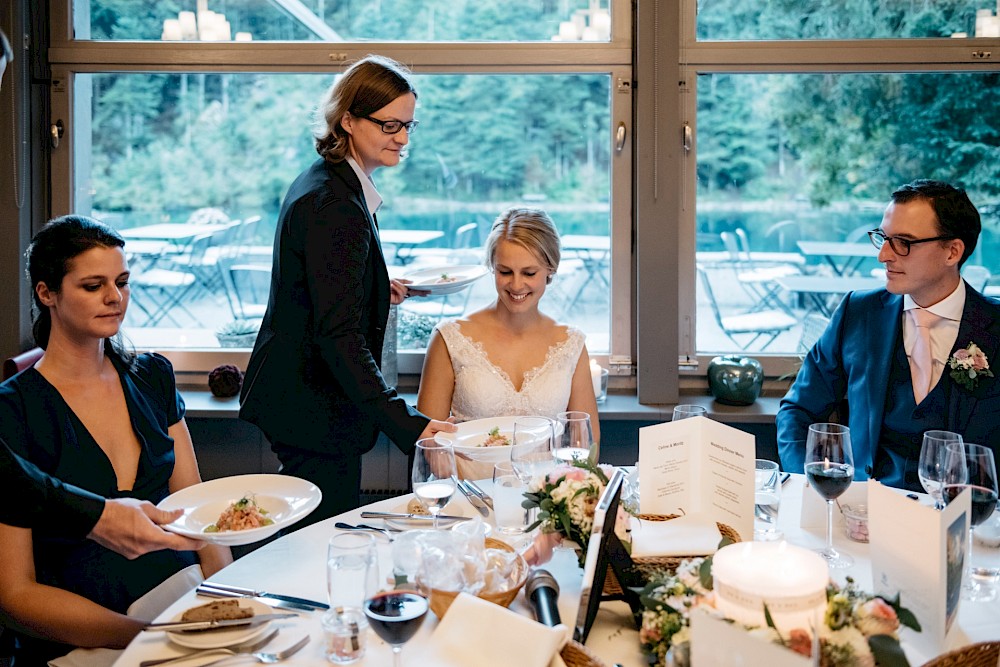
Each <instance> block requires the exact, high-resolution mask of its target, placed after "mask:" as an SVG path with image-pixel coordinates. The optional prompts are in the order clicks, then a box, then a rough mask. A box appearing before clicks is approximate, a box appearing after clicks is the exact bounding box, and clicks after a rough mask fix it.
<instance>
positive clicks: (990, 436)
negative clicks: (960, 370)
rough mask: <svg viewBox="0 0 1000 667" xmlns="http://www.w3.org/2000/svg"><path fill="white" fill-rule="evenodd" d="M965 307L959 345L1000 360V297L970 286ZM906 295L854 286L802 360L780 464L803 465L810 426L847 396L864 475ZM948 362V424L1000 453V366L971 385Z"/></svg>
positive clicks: (785, 405) (783, 413) (783, 422)
mask: <svg viewBox="0 0 1000 667" xmlns="http://www.w3.org/2000/svg"><path fill="white" fill-rule="evenodd" d="M965 294H966V297H965V310H964V312H963V314H962V322H961V324H960V325H959V329H958V338H956V340H955V347H954V349H953V350H952V353H954V352H955V351H956V350H959V349H962V348H965V347H967V346H968V345H969V343H970V342H971V343H975V344H976V345H978V346H979V348H980V349H981V350H982V351H983V352H984V353H985V354H986V358H987V360H988V361H989V363H990V365H991V366H993V365H994V364H996V363H1000V362H998V361H997V360H998V359H1000V356H998V355H1000V304H998V303H997V302H996V301H994V300H992V299H989V298H987V297H984V296H983V295H981V294H979V292H977V291H975V290H974V289H972V288H971V287H969V285H968V284H966V286H965ZM902 313H903V297H902V296H900V295H895V294H890V293H889V292H887V291H886V290H884V289H879V290H874V291H870V292H852V293H849V294H848V295H847V296H846V297H845V298H844V300H843V302H841V304H840V307H838V308H837V311H836V312H835V313H834V315H833V318H832V319H831V321H830V325H829V326H828V327H827V329H826V331H825V332H824V333H823V335H822V336H821V337H820V339H819V341H817V343H816V345H814V346H813V349H812V350H810V352H809V354H808V355H807V356H806V358H805V360H804V361H803V363H802V368H801V369H800V370H799V374H798V377H797V378H796V380H795V383H794V384H793V385H792V387H791V389H790V390H789V391H788V394H787V395H786V396H785V397H784V398H783V399H782V400H781V407H780V409H779V410H778V416H777V426H778V452H779V454H780V456H781V465H782V468H783V469H784V470H787V471H790V472H802V469H803V465H804V462H805V461H804V459H805V439H806V433H807V432H808V429H809V425H810V424H814V423H817V422H825V421H829V418H830V415H831V413H832V412H833V411H834V410H835V409H836V408H838V407H839V406H840V404H841V402H842V401H844V400H846V401H847V407H848V410H847V413H848V426H849V427H850V429H851V441H852V445H853V448H854V465H855V479H865V478H866V477H867V475H866V473H865V470H866V469H870V468H871V466H872V463H873V460H874V458H875V454H876V448H877V446H878V443H879V433H880V431H881V429H882V419H883V412H884V409H885V405H886V390H887V388H888V386H889V382H888V380H889V372H890V366H891V363H892V359H893V355H894V354H895V349H894V346H895V345H896V344H897V341H899V340H901V337H900V328H901V326H902ZM949 370H950V369H948V368H947V367H946V368H945V370H944V374H943V376H942V378H941V382H948V383H951V386H949V387H947V402H946V405H947V415H946V416H945V424H944V426H943V428H945V429H946V430H949V431H955V432H957V433H961V434H962V435H963V437H964V439H965V441H966V442H974V443H977V444H981V445H987V446H989V447H990V448H992V449H993V453H994V456H997V457H998V458H1000V366H996V367H993V368H991V370H993V372H994V373H996V377H992V378H989V377H983V378H980V380H979V382H978V384H977V386H976V388H975V389H974V390H972V391H969V390H968V389H965V388H964V387H962V386H960V385H958V384H957V383H955V381H954V380H953V379H952V378H951V376H950V374H949Z"/></svg>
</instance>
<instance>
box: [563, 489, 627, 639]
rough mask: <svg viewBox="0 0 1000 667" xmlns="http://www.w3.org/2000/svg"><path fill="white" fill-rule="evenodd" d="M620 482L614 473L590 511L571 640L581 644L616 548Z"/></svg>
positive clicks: (595, 608) (592, 617)
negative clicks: (589, 529)
mask: <svg viewBox="0 0 1000 667" xmlns="http://www.w3.org/2000/svg"><path fill="white" fill-rule="evenodd" d="M624 478H625V473H624V472H623V471H622V470H615V472H614V475H612V476H611V479H610V481H609V482H608V485H607V486H606V487H605V488H604V493H602V494H601V498H600V500H598V501H597V508H596V509H595V510H594V526H593V528H592V529H591V533H590V543H589V544H588V545H587V558H586V561H585V563H584V566H583V583H582V585H581V589H580V608H579V610H578V611H577V616H576V627H575V629H574V631H573V639H575V640H576V641H578V642H580V643H581V644H583V643H584V642H586V641H587V635H588V634H590V628H591V626H593V625H594V619H595V618H596V617H597V608H598V606H599V605H600V604H601V593H602V592H603V591H604V579H605V577H607V574H608V565H609V564H610V562H611V554H610V548H612V547H614V546H616V545H617V546H619V547H620V543H619V542H618V540H617V538H616V537H615V534H614V533H615V519H616V517H617V516H618V503H619V501H620V500H621V495H622V480H623V479H624Z"/></svg>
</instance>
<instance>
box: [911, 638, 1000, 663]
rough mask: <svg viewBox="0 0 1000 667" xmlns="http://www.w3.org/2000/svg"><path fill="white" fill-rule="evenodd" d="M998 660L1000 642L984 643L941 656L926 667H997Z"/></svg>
mask: <svg viewBox="0 0 1000 667" xmlns="http://www.w3.org/2000/svg"><path fill="white" fill-rule="evenodd" d="M998 658H1000V642H982V643H980V644H971V645H970V646H964V647H962V648H960V649H957V650H955V651H950V652H948V653H945V654H944V655H939V656H938V657H936V658H934V659H933V660H931V661H930V662H927V663H924V667H997V659H998Z"/></svg>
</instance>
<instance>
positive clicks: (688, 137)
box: [682, 122, 694, 154]
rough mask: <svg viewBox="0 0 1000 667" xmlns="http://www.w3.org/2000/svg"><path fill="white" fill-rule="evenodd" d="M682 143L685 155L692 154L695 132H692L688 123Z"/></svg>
mask: <svg viewBox="0 0 1000 667" xmlns="http://www.w3.org/2000/svg"><path fill="white" fill-rule="evenodd" d="M682 143H683V146H684V153H685V154H687V153H690V152H691V146H692V145H693V143H694V132H692V131H691V125H689V124H688V123H686V122H685V123H684V132H683V136H682Z"/></svg>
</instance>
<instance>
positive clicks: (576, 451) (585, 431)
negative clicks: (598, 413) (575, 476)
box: [553, 410, 594, 463]
mask: <svg viewBox="0 0 1000 667" xmlns="http://www.w3.org/2000/svg"><path fill="white" fill-rule="evenodd" d="M556 423H558V424H559V426H560V427H562V432H561V433H559V435H558V436H556V448H555V450H554V451H553V454H554V455H555V458H556V461H559V462H561V463H572V462H573V461H576V460H578V459H585V458H588V457H589V456H590V452H591V451H592V449H593V447H594V429H593V428H592V427H591V425H590V415H589V414H588V413H586V412H582V411H579V410H573V411H570V412H560V413H559V414H558V415H556Z"/></svg>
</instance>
